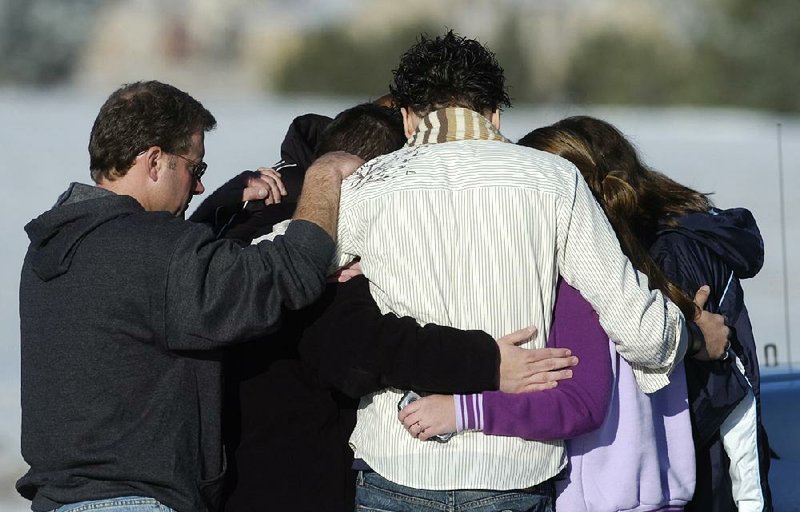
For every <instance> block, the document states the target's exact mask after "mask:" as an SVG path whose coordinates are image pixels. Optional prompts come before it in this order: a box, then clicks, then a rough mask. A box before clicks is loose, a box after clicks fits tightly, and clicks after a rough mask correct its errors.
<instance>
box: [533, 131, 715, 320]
mask: <svg viewBox="0 0 800 512" xmlns="http://www.w3.org/2000/svg"><path fill="white" fill-rule="evenodd" d="M519 144H520V145H523V146H528V147H531V148H535V149H539V150H542V151H547V152H548V153H553V154H555V155H558V156H561V157H563V158H565V159H567V160H569V161H570V162H572V163H573V164H575V166H576V167H577V168H578V170H579V171H580V172H581V174H582V175H583V177H584V179H585V180H586V183H588V184H589V188H590V189H591V190H592V193H593V194H594V196H595V198H596V199H597V202H598V203H600V206H601V207H602V208H603V210H604V211H605V213H606V216H608V219H609V220H610V221H611V225H612V226H613V227H614V231H615V232H616V234H617V238H618V239H619V241H620V244H621V245H622V250H623V252H624V253H625V254H626V255H627V256H628V258H630V260H631V262H632V263H633V265H634V266H635V267H636V268H637V269H639V271H641V272H643V273H644V274H646V275H647V277H648V281H649V283H650V286H651V288H658V289H659V290H661V291H662V292H663V293H664V294H665V295H666V296H667V297H669V299H670V300H672V302H674V303H675V304H676V305H677V306H678V307H679V308H680V309H681V311H682V312H683V314H684V316H685V317H686V318H687V319H692V318H694V316H695V312H696V307H695V304H694V302H693V300H692V298H691V297H689V296H688V295H687V294H686V293H684V292H683V291H682V290H681V289H680V288H678V286H677V285H675V284H674V283H673V282H671V281H670V280H669V279H667V277H666V276H665V275H664V273H663V272H662V270H661V268H660V267H659V266H658V264H656V262H655V261H654V260H653V258H652V257H650V254H649V253H648V250H647V249H648V247H650V245H651V244H652V243H653V242H654V241H655V237H656V232H657V231H658V227H659V225H664V224H666V225H676V224H677V220H676V219H677V217H679V216H681V215H685V214H687V213H693V212H705V211H708V209H709V208H710V207H711V206H712V204H711V201H709V199H708V196H707V195H706V194H703V193H700V192H697V191H696V190H692V189H691V188H689V187H686V186H684V185H681V184H680V183H677V182H676V181H674V180H672V179H670V178H668V177H667V176H665V175H663V174H661V173H660V172H658V171H654V170H653V169H650V168H649V167H647V166H646V165H644V164H643V163H642V162H641V160H640V159H639V155H638V153H637V152H636V148H634V147H633V145H632V144H631V143H630V142H629V141H628V140H627V139H626V138H625V136H624V135H623V134H622V133H621V132H620V131H619V130H618V129H617V128H616V127H614V126H613V125H612V124H610V123H607V122H605V121H601V120H600V119H595V118H593V117H588V116H575V117H568V118H566V119H563V120H561V121H558V122H557V123H555V124H552V125H550V126H545V127H544V128H538V129H536V130H534V131H532V132H530V133H529V134H527V135H526V136H524V137H523V138H522V139H520V141H519Z"/></svg>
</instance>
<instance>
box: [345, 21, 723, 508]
mask: <svg viewBox="0 0 800 512" xmlns="http://www.w3.org/2000/svg"><path fill="white" fill-rule="evenodd" d="M391 92H392V94H393V96H394V99H395V102H396V104H397V105H398V106H399V107H400V110H401V113H402V115H403V120H404V128H405V132H406V135H407V136H408V142H407V143H406V146H405V147H404V148H402V149H401V150H399V151H396V152H394V153H391V154H389V155H385V156H382V157H378V158H376V159H374V160H372V161H370V162H367V163H366V164H365V165H363V166H362V167H361V168H360V169H359V170H358V171H357V172H356V173H354V174H353V176H352V177H351V178H350V179H348V180H346V181H345V182H344V183H343V186H342V197H341V210H340V211H341V215H340V219H339V244H338V247H337V251H338V254H339V258H338V259H339V261H338V263H342V264H343V263H346V262H347V261H349V260H351V259H352V258H353V257H354V256H360V257H361V266H362V269H363V271H364V274H365V275H366V277H367V278H368V279H369V280H370V291H371V293H372V294H373V297H374V299H375V301H376V302H377V304H378V306H379V307H380V309H381V311H382V312H389V311H391V312H394V313H396V314H399V315H404V316H411V317H413V318H416V319H417V320H418V321H419V322H420V323H422V324H425V323H439V324H442V325H450V326H453V327H458V328H461V329H481V330H484V331H485V332H487V333H489V334H491V335H493V336H496V335H499V334H501V333H504V332H510V330H513V329H514V328H521V327H524V326H527V325H536V326H538V327H539V330H540V333H541V334H542V335H541V336H539V337H537V338H536V339H533V340H531V341H530V342H529V343H528V344H527V346H529V347H542V346H543V345H544V342H545V340H546V339H547V335H548V333H549V331H550V328H551V317H552V309H553V304H554V301H555V296H556V283H557V280H558V276H559V275H561V276H562V277H563V278H564V280H565V281H566V282H567V283H568V284H570V285H571V286H573V287H574V288H575V289H577V290H579V291H580V293H581V294H582V295H583V296H584V297H585V298H586V299H587V300H588V302H589V303H590V304H591V305H592V307H593V308H594V310H596V311H597V313H598V315H599V321H600V324H601V325H602V327H603V329H604V330H605V331H606V332H607V333H608V335H609V337H610V338H611V339H613V340H614V341H615V342H616V349H617V351H618V352H619V353H620V355H621V356H622V357H623V358H625V359H626V360H628V361H629V362H630V363H631V366H632V368H633V371H634V374H635V376H636V380H637V383H638V385H639V386H640V387H641V388H642V389H643V390H644V391H646V392H652V391H655V390H657V389H660V388H661V387H663V386H664V385H666V384H667V383H668V382H669V374H670V373H671V371H672V369H673V368H674V366H675V364H676V363H677V362H678V361H680V360H681V358H682V357H683V354H684V353H685V351H686V346H687V344H688V343H689V342H690V339H689V338H690V336H689V334H688V332H689V331H693V332H694V333H695V339H697V340H699V342H700V343H702V339H701V335H702V334H704V335H705V337H707V338H712V340H711V341H714V343H712V345H713V346H719V347H722V346H724V343H725V338H726V337H727V328H726V327H725V326H724V325H723V320H722V318H721V317H718V316H717V317H714V316H711V315H706V316H705V317H703V318H701V319H700V321H699V322H697V323H695V322H689V323H688V324H687V323H686V322H685V321H684V317H683V315H682V314H681V312H680V311H679V309H678V308H677V306H675V305H674V304H672V303H671V302H669V301H668V300H667V299H666V298H665V297H664V295H663V294H661V293H660V292H659V291H657V290H656V291H650V290H649V288H648V286H647V282H646V281H647V280H646V278H645V277H644V276H642V275H640V274H638V273H637V272H636V271H635V270H634V268H633V266H632V265H631V263H630V261H629V260H628V259H627V258H626V257H625V256H624V255H623V254H622V251H621V250H620V247H619V243H618V242H617V239H616V236H615V234H614V231H613V229H612V228H611V226H610V224H609V223H608V220H607V219H606V217H605V215H604V214H603V212H602V210H601V209H600V208H599V206H598V205H597V203H596V202H595V201H594V199H593V197H592V194H591V192H590V191H589V189H588V187H587V186H586V184H585V183H584V182H583V180H582V178H581V177H580V175H579V174H578V172H577V170H576V168H575V166H574V165H572V164H570V163H569V162H567V161H566V160H563V159H561V158H559V157H557V156H554V155H550V154H547V153H544V152H540V151H536V150H532V149H530V148H525V147H521V146H516V145H514V144H511V143H509V141H508V140H507V139H506V138H505V137H504V136H503V135H502V134H501V133H500V131H499V127H500V109H501V108H502V107H504V106H509V105H510V100H509V97H508V94H507V92H506V88H505V82H504V77H503V71H502V68H501V67H500V66H499V64H498V63H497V60H496V58H495V56H494V55H493V54H492V53H491V52H490V51H489V50H488V49H487V48H485V47H484V46H483V45H481V44H480V43H479V42H477V41H475V40H472V39H467V38H464V37H461V36H458V35H456V34H454V33H452V32H448V33H447V34H445V35H443V36H439V37H434V38H429V37H424V36H423V37H421V38H420V39H419V41H418V42H417V43H416V44H415V45H414V46H412V47H411V48H410V49H409V50H408V51H407V52H406V53H405V54H404V55H403V56H402V57H401V61H400V64H399V66H398V68H397V69H396V70H395V72H394V81H393V84H392V86H391ZM687 326H688V327H689V329H687ZM701 333H702V334H701ZM720 339H721V340H720ZM403 394H404V390H399V389H394V388H388V389H385V390H382V391H380V392H377V393H373V394H370V395H368V396H366V397H364V398H363V399H362V402H361V406H360V408H359V411H358V420H357V424H356V428H355V430H354V432H353V435H352V436H351V438H350V442H351V445H352V446H353V448H354V451H355V455H356V457H357V458H358V459H359V460H360V464H361V466H360V467H361V468H362V471H361V472H360V474H359V476H358V478H357V491H356V493H357V498H356V500H357V506H360V507H364V508H370V507H372V508H383V509H389V510H426V508H425V507H429V509H430V508H432V509H436V507H439V506H441V504H442V503H451V504H453V506H455V507H456V509H457V510H469V509H470V508H469V507H473V509H474V510H478V509H477V508H475V507H477V506H478V504H480V506H483V507H484V510H494V509H502V510H543V511H544V510H550V509H551V508H552V505H553V493H554V491H553V486H552V482H551V478H552V477H553V476H555V475H556V474H558V473H559V472H560V471H561V470H562V469H563V467H564V465H565V463H566V457H565V452H564V447H563V443H562V442H561V441H557V440H556V441H548V442H539V441H528V440H522V439H518V438H514V437H499V436H484V435H482V434H480V433H465V434H464V435H461V436H457V437H456V438H453V439H452V440H451V441H450V442H448V443H420V442H418V441H417V440H416V439H412V438H410V437H409V436H408V434H407V433H406V431H405V429H404V428H403V426H402V425H401V424H400V423H399V422H398V421H397V405H398V401H399V400H400V398H401V397H402V396H403ZM424 427H425V425H416V426H414V427H413V430H415V431H416V432H414V433H419V432H420V431H424Z"/></svg>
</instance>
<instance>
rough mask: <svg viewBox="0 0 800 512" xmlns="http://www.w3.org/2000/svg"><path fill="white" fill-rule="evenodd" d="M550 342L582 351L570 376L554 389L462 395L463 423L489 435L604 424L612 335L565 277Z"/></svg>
mask: <svg viewBox="0 0 800 512" xmlns="http://www.w3.org/2000/svg"><path fill="white" fill-rule="evenodd" d="M547 344H548V346H553V347H565V348H569V349H571V350H572V353H573V355H576V356H578V358H579V360H580V362H579V363H578V365H577V366H576V367H574V368H573V373H572V375H573V376H572V378H571V379H566V380H563V381H560V382H559V383H558V387H556V388H554V389H551V390H545V391H540V392H535V393H522V394H508V393H502V392H485V393H483V394H482V395H475V396H467V397H464V398H461V399H459V401H458V402H457V404H456V405H457V413H460V414H461V416H462V421H463V423H464V427H465V428H476V429H480V430H483V431H484V433H486V434H490V435H502V436H514V437H521V438H524V439H536V440H551V439H565V438H569V437H574V436H577V435H581V434H584V433H586V432H590V431H592V430H594V429H596V428H598V427H599V426H600V425H601V424H602V422H603V419H604V418H605V414H606V411H607V409H608V403H609V400H610V397H611V381H612V372H611V355H610V349H609V344H608V337H607V336H606V334H605V332H604V331H603V329H602V328H601V326H600V323H599V322H598V320H597V316H596V314H595V313H594V312H593V311H592V308H591V306H590V305H589V304H588V302H586V300H585V299H583V297H581V295H580V294H579V293H578V292H577V291H576V290H575V289H574V288H572V287H570V286H568V285H566V284H565V283H563V281H562V282H561V283H560V284H559V289H558V294H557V297H556V304H555V309H554V318H553V326H552V328H551V332H550V336H549V338H548V341H547ZM481 408H482V409H483V410H482V414H481V411H480V409H481ZM475 412H477V413H478V414H475ZM481 418H482V419H483V421H482V425H481V421H480V419H481ZM476 420H477V421H476Z"/></svg>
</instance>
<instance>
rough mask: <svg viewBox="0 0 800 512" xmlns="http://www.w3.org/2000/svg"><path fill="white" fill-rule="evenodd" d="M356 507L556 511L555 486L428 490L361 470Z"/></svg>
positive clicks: (418, 511)
mask: <svg viewBox="0 0 800 512" xmlns="http://www.w3.org/2000/svg"><path fill="white" fill-rule="evenodd" d="M356 510H357V511H374V512H378V511H380V512H495V511H497V512H500V511H503V512H553V511H554V510H555V487H554V486H553V484H552V483H551V482H545V483H543V484H540V485H537V486H536V487H534V488H532V489H525V490H520V491H472V490H463V491H426V490H420V489H412V488H410V487H405V486H403V485H398V484H395V483H392V482H390V481H389V480H386V479H385V478H383V477H382V476H380V475H379V474H378V473H375V472H374V471H359V472H358V477H357V478H356Z"/></svg>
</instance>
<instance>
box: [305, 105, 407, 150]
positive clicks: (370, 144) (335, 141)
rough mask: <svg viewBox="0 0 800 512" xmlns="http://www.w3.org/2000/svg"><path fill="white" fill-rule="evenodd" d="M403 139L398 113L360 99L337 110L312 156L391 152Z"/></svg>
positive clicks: (404, 138) (403, 141)
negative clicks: (343, 109)
mask: <svg viewBox="0 0 800 512" xmlns="http://www.w3.org/2000/svg"><path fill="white" fill-rule="evenodd" d="M405 143H406V137H405V132H404V131H403V120H402V118H401V117H400V113H399V112H398V111H397V110H395V109H391V108H388V107H382V106H380V105H375V104H374V103H362V104H361V105H356V106H355V107H352V108H348V109H347V110H345V111H343V112H340V113H339V114H338V115H337V116H336V117H335V118H334V119H333V121H331V123H330V124H329V125H328V126H327V127H325V130H323V132H322V134H321V135H320V140H319V142H318V143H317V147H316V149H315V151H314V157H315V158H317V157H319V156H320V155H323V154H325V153H327V152H329V151H346V152H348V153H351V154H353V155H356V156H359V157H361V158H363V159H364V160H371V159H373V158H375V157H376V156H380V155H385V154H386V153H391V152H392V151H396V150H398V149H400V148H401V147H403V145H404V144H405Z"/></svg>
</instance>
